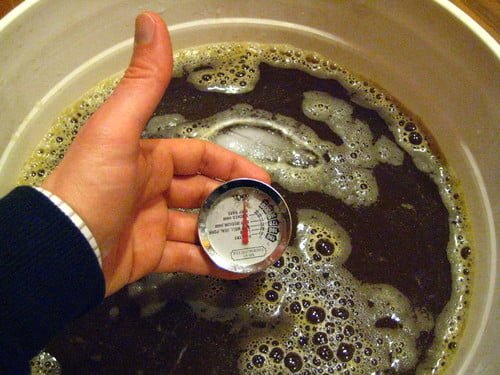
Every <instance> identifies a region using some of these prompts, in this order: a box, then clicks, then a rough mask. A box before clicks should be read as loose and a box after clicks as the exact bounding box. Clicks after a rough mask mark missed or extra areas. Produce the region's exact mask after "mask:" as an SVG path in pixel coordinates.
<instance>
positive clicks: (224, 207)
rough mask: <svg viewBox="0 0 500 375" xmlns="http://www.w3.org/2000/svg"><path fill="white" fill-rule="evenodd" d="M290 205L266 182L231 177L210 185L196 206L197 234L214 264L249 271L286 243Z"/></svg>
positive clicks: (275, 256)
mask: <svg viewBox="0 0 500 375" xmlns="http://www.w3.org/2000/svg"><path fill="white" fill-rule="evenodd" d="M290 234H291V216H290V210H289V209H288V206H287V204H286V203H285V201H284V199H283V197H282V196H281V195H280V194H279V193H278V192H277V191H276V190H275V189H274V188H273V187H272V186H270V185H268V184H265V183H263V182H260V181H257V180H252V179H237V180H232V181H229V182H226V183H224V184H222V185H221V186H219V187H218V188H217V189H215V190H214V191H213V192H212V193H211V194H210V195H209V196H208V198H207V199H206V201H205V203H204V204H203V206H202V207H201V209H200V214H199V221H198V235H199V237H200V242H201V245H202V247H203V249H204V250H205V251H206V253H207V254H208V256H209V257H210V258H211V259H212V261H213V262H214V263H215V264H217V265H218V266H219V267H221V268H223V269H226V270H228V271H232V272H237V273H255V272H259V271H261V270H263V269H265V268H266V267H268V266H270V265H271V264H273V263H274V262H275V261H276V260H277V259H278V258H279V257H280V256H281V254H282V253H283V251H284V250H285V249H286V247H287V246H288V242H289V241H290Z"/></svg>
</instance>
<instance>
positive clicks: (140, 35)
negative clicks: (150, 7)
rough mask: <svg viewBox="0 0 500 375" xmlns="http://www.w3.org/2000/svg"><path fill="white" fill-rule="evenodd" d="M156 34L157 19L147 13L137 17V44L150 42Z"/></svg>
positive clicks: (135, 39)
mask: <svg viewBox="0 0 500 375" xmlns="http://www.w3.org/2000/svg"><path fill="white" fill-rule="evenodd" d="M154 34H155V21H154V19H153V18H152V17H151V16H150V15H149V14H147V13H142V14H140V15H139V16H137V18H136V19H135V37H134V41H135V44H148V43H150V42H151V41H152V40H153V36H154Z"/></svg>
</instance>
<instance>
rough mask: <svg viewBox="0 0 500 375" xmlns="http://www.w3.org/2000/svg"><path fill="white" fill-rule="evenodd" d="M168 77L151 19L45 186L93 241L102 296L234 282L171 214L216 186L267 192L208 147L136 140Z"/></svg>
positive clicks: (250, 172)
mask: <svg viewBox="0 0 500 375" xmlns="http://www.w3.org/2000/svg"><path fill="white" fill-rule="evenodd" d="M171 71H172V51H171V45H170V39H169V35H168V31H167V29H166V26H165V24H164V23H163V21H162V19H161V18H160V16H158V15H157V14H154V13H143V14H141V15H140V16H139V17H137V19H136V33H135V44H134V53H133V56H132V60H131V63H130V66H129V67H128V69H127V70H126V72H125V75H124V77H123V79H122V80H121V82H120V84H119V85H118V87H117V88H116V90H115V91H114V93H113V94H112V95H111V96H110V97H109V99H108V100H107V101H106V102H105V103H104V104H103V105H102V106H101V108H99V110H98V111H96V112H95V113H94V114H93V116H92V117H91V118H90V119H89V120H88V121H87V123H86V124H85V125H84V126H83V127H82V129H81V130H80V132H79V134H78V136H77V137H76V139H75V141H74V142H73V144H72V145H71V147H70V148H69V150H68V152H67V154H66V156H65V157H64V159H63V160H62V161H61V163H60V164H59V166H58V167H57V168H56V169H55V170H54V171H53V172H52V174H51V175H50V176H49V177H48V178H47V179H46V180H45V181H44V182H43V184H42V187H43V188H44V189H46V190H49V191H51V192H52V193H54V194H56V195H57V196H59V197H60V198H61V199H62V200H64V201H65V202H66V203H67V204H69V205H70V206H71V207H72V208H73V209H74V210H75V211H76V212H77V213H78V214H79V215H80V217H81V218H82V219H83V220H84V221H85V223H86V224H87V226H88V227H89V229H90V230H91V232H92V234H93V235H94V237H95V238H96V241H97V244H98V245H99V248H100V250H101V252H102V255H103V272H104V278H105V281H106V295H110V294H112V293H114V292H116V291H117V290H119V289H120V288H122V287H123V286H125V285H126V284H128V283H131V282H133V281H135V280H137V279H139V278H141V277H143V276H145V275H146V274H148V273H150V272H174V271H183V272H189V273H194V274H202V275H213V276H217V277H221V278H237V277H239V276H238V275H235V274H232V273H230V272H227V271H224V270H222V269H220V268H218V267H217V266H215V265H214V264H213V263H212V262H211V261H210V260H209V258H208V257H207V256H206V254H205V253H204V252H203V250H202V249H201V247H200V246H198V245H196V241H197V215H195V214H192V213H187V212H180V211H176V210H173V208H194V207H199V206H200V204H201V202H202V201H203V200H204V199H205V197H206V196H207V195H208V194H209V193H210V192H211V191H212V190H213V189H215V188H216V187H217V186H218V185H219V182H218V181H217V180H216V179H219V180H229V179H233V178H238V177H251V178H256V179H259V180H262V181H265V182H270V177H269V175H268V174H267V173H266V172H265V171H264V170H263V169H261V168H260V167H258V166H256V165H255V164H253V163H251V162H249V161H248V160H246V159H244V158H243V157H241V156H238V155H236V154H234V153H232V152H230V151H228V150H225V149H223V148H221V147H219V146H217V145H215V144H212V143H209V142H204V141H201V140H193V139H191V140H187V139H168V140H167V139H162V140H141V139H140V135H141V132H142V130H143V128H144V126H145V124H146V123H147V121H148V120H149V118H150V117H151V115H152V113H153V111H154V109H155V108H156V106H157V105H158V103H159V101H160V100H161V98H162V96H163V93H164V91H165V89H166V87H167V85H168V83H169V81H170V77H171Z"/></svg>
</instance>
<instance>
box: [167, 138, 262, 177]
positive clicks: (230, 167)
mask: <svg viewBox="0 0 500 375" xmlns="http://www.w3.org/2000/svg"><path fill="white" fill-rule="evenodd" d="M160 141H164V142H167V143H168V144H167V145H165V147H168V149H169V150H170V153H171V155H172V160H173V165H174V174H175V175H184V176H185V175H193V174H198V173H199V174H203V175H205V176H208V177H211V178H216V179H219V180H223V181H228V180H232V179H234V178H244V177H246V178H255V179H257V180H260V181H263V182H266V183H271V177H270V176H269V173H267V172H266V171H265V170H264V169H263V168H261V167H259V166H258V165H256V164H255V163H253V162H251V161H250V160H248V159H246V158H244V157H243V156H241V155H238V154H236V153H234V152H232V151H229V150H227V149H225V148H223V147H221V146H219V145H216V144H215V143H211V142H207V141H203V140H200V139H165V140H160Z"/></svg>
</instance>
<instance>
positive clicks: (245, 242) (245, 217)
mask: <svg viewBox="0 0 500 375" xmlns="http://www.w3.org/2000/svg"><path fill="white" fill-rule="evenodd" d="M247 205H248V201H247V197H244V198H243V221H242V223H241V242H242V243H243V245H248V212H247Z"/></svg>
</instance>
